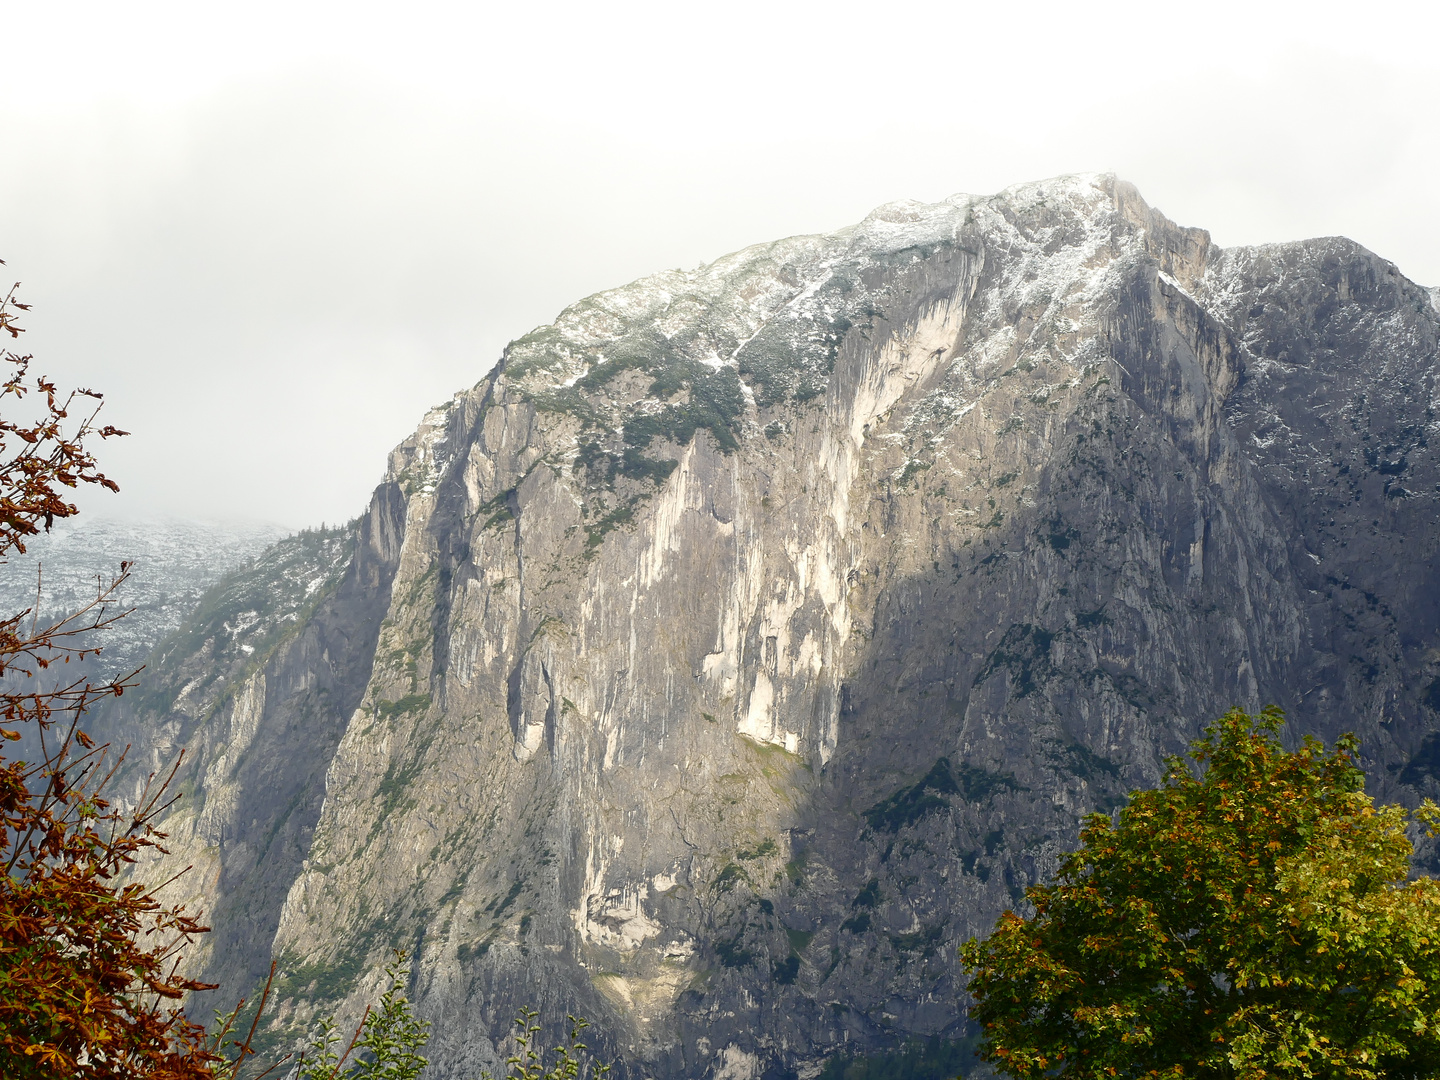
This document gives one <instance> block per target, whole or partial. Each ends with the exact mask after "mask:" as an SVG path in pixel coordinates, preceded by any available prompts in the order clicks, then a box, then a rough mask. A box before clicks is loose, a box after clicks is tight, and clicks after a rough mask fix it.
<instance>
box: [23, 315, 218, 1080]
mask: <svg viewBox="0 0 1440 1080" xmlns="http://www.w3.org/2000/svg"><path fill="white" fill-rule="evenodd" d="M25 309H26V308H25V305H23V304H20V303H19V302H18V301H17V300H16V299H15V292H14V289H12V290H11V291H10V292H9V294H7V295H6V296H5V297H4V299H3V301H0V334H8V335H9V338H10V339H11V340H12V341H13V340H14V339H16V338H18V337H19V335H20V333H21V332H22V330H21V328H20V327H19V326H17V325H16V323H15V319H16V317H17V314H18V312H20V311H23V310H25ZM0 359H3V362H4V364H6V365H8V367H7V368H6V369H5V370H6V372H7V374H8V378H6V380H5V381H4V383H3V385H0V556H4V555H5V554H7V553H9V552H12V551H16V552H23V551H24V550H25V541H26V540H27V539H28V538H31V537H33V536H35V535H37V534H38V533H39V532H40V531H41V530H48V529H49V528H50V527H51V525H52V524H53V523H54V522H55V520H56V519H60V518H67V517H70V516H72V515H73V514H75V513H76V507H75V505H74V504H73V503H71V502H69V501H68V494H67V493H68V492H70V491H74V490H76V489H77V488H79V486H80V485H82V484H90V485H96V486H100V487H104V488H109V489H111V490H114V489H115V484H114V483H113V482H112V481H111V480H109V479H107V478H106V477H105V476H104V474H102V473H101V472H100V471H99V469H98V468H97V466H96V462H95V459H94V457H93V456H92V454H91V452H90V450H89V448H88V447H87V440H90V439H93V438H95V437H98V438H101V439H106V438H110V437H113V436H119V435H123V434H125V433H124V432H122V431H119V430H117V429H115V428H113V427H108V426H100V425H98V424H97V422H96V413H97V411H98V409H99V406H100V395H99V394H96V393H95V392H93V391H90V390H77V391H74V392H73V393H69V394H62V393H60V392H59V391H58V390H57V388H56V386H55V385H54V383H52V382H51V381H49V380H48V379H45V378H34V377H32V376H31V375H30V372H29V367H30V360H31V358H30V357H29V356H28V355H17V354H16V353H14V352H11V351H8V350H5V351H4V352H3V353H0ZM27 408H28V409H30V410H32V412H33V413H34V414H38V416H37V417H36V418H35V419H34V420H32V421H22V420H17V419H16V417H17V416H21V415H24V414H25V411H26V409H27ZM77 412H78V415H76V414H77ZM126 573H127V567H126V566H125V565H123V564H122V565H121V567H120V573H119V575H118V576H117V577H115V578H114V579H113V580H112V581H110V582H109V583H103V582H101V583H98V584H97V588H96V594H95V598H94V600H93V601H91V602H90V603H89V604H87V605H85V606H84V607H83V608H82V609H81V610H79V611H77V612H72V613H69V614H68V615H66V616H64V617H62V618H60V619H58V620H55V621H50V620H43V621H42V620H41V619H39V618H38V606H39V605H38V597H37V608H36V609H35V610H31V611H24V612H19V613H17V614H15V615H12V616H10V617H8V618H3V617H0V748H3V747H7V746H8V747H11V748H15V747H16V746H17V745H18V744H20V743H21V740H22V737H23V738H24V745H25V747H26V750H25V751H24V753H25V757H26V758H27V759H33V760H19V759H16V760H10V759H8V756H7V757H0V818H3V821H0V862H3V863H4V868H5V873H4V875H3V876H0V1076H4V1077H5V1078H6V1080H29V1078H36V1080H39V1078H54V1077H83V1078H87V1080H89V1078H94V1080H122V1078H123V1080H137V1078H141V1077H145V1078H154V1080H199V1078H207V1080H208V1078H210V1077H212V1075H213V1071H214V1069H215V1067H216V1066H217V1065H221V1064H222V1061H223V1059H222V1058H221V1057H220V1056H219V1055H218V1054H217V1053H215V1052H214V1050H213V1049H212V1047H210V1046H209V1045H208V1044H207V1041H206V1037H205V1032H204V1030H203V1029H202V1028H200V1027H199V1026H198V1025H196V1024H194V1023H192V1022H190V1021H189V1020H188V1019H187V1018H186V1017H185V1015H184V1014H183V1013H182V1012H181V1010H180V1003H181V999H182V997H183V996H184V995H185V994H186V993H187V992H189V991H193V990H199V989H203V988H205V986H204V984H201V983H198V982H195V981H193V980H191V979H187V978H184V977H183V976H182V975H181V974H180V973H179V959H180V951H181V950H182V949H183V948H184V946H185V944H186V943H187V942H188V941H189V939H190V938H191V936H192V935H194V934H197V933H200V932H203V930H204V929H205V928H204V927H202V926H200V925H199V924H198V923H197V922H195V921H194V920H193V919H191V918H189V917H187V915H186V914H185V913H184V911H182V910H179V909H176V908H171V907H167V906H166V905H165V904H163V903H162V902H161V901H160V900H159V899H157V897H156V892H157V891H158V887H159V886H161V885H163V884H164V883H158V884H157V885H152V884H141V883H138V882H134V881H129V880H127V870H128V869H129V868H130V867H131V866H132V865H133V864H134V863H135V862H136V860H137V858H139V857H140V856H141V855H143V854H144V853H146V851H147V849H154V848H158V847H159V846H160V844H161V842H162V841H163V840H164V834H163V833H160V832H158V831H157V830H156V828H155V821H156V820H157V816H158V815H159V814H160V813H161V812H162V811H163V810H164V809H165V808H166V807H167V806H168V805H170V803H169V800H168V797H167V795H166V788H167V785H168V780H167V779H166V778H161V779H160V780H158V781H157V780H155V778H152V780H151V782H150V783H149V784H148V785H147V787H146V790H145V793H144V794H143V795H142V796H141V798H140V799H139V800H138V802H137V803H136V804H135V805H133V806H123V807H122V806H121V805H120V804H118V803H115V802H112V801H110V799H108V798H107V797H106V795H107V784H109V783H110V782H112V781H113V779H114V776H115V773H116V769H117V767H118V766H119V764H120V758H123V754H120V755H116V754H112V753H109V752H107V749H108V748H106V747H103V746H96V745H95V744H94V742H93V741H92V740H91V739H90V738H89V736H87V735H86V733H85V731H84V730H83V729H82V728H81V727H80V723H81V721H82V719H83V718H84V716H85V713H86V710H87V709H89V708H90V707H91V706H92V705H93V704H94V703H95V702H97V701H99V700H101V699H103V698H106V697H109V696H112V695H119V694H121V693H123V691H124V690H125V689H126V688H127V687H128V686H130V685H132V680H133V675H132V676H127V677H124V678H119V679H111V680H108V681H104V682H93V681H91V680H90V679H89V678H87V677H85V676H84V675H83V674H82V675H78V676H75V677H68V676H67V675H66V674H65V673H66V672H67V671H76V670H78V668H79V667H82V666H83V664H80V663H79V662H81V661H84V660H86V658H87V657H90V656H93V654H94V653H96V652H97V651H98V649H97V648H96V646H95V644H94V642H95V640H96V639H95V635H96V633H97V631H101V630H103V629H104V628H105V627H106V626H107V625H109V624H111V623H112V622H114V621H115V619H117V618H119V617H121V616H123V614H124V613H123V612H119V613H118V614H117V613H116V611H115V598H116V590H117V589H118V588H119V586H120V584H121V583H122V582H123V581H124V579H125V576H126ZM38 584H39V583H38V582H37V592H38ZM72 663H74V664H75V665H76V666H75V667H67V665H71V664H72ZM171 775H173V772H172V774H171ZM242 1056H243V1055H242Z"/></svg>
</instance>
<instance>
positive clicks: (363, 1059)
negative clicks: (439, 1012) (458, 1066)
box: [296, 951, 430, 1080]
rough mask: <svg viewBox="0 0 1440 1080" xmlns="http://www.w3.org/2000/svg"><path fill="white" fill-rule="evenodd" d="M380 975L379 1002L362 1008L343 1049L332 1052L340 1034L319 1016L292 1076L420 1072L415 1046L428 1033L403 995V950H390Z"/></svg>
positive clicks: (383, 1077)
mask: <svg viewBox="0 0 1440 1080" xmlns="http://www.w3.org/2000/svg"><path fill="white" fill-rule="evenodd" d="M385 977H386V978H387V979H389V980H390V981H389V985H388V986H387V987H386V989H385V992H384V993H383V994H381V995H380V1004H379V1005H378V1006H370V1007H367V1008H366V1010H365V1015H364V1016H362V1017H361V1018H360V1024H359V1026H358V1027H357V1028H356V1029H355V1036H354V1038H352V1039H351V1040H350V1045H349V1046H347V1047H346V1048H345V1052H344V1053H343V1054H337V1053H336V1052H335V1051H336V1048H337V1047H338V1046H339V1044H340V1035H339V1033H338V1032H337V1031H336V1027H335V1020H334V1018H333V1017H330V1018H327V1019H324V1020H321V1021H320V1024H319V1031H318V1032H317V1034H316V1035H315V1037H314V1039H313V1040H312V1042H311V1044H310V1048H309V1049H308V1050H307V1051H306V1052H305V1053H304V1054H302V1055H301V1056H300V1061H299V1064H298V1067H297V1070H296V1075H297V1077H298V1080H342V1078H348V1080H415V1078H416V1077H417V1076H419V1075H420V1070H422V1069H423V1068H425V1066H426V1065H427V1064H428V1062H427V1061H426V1059H425V1058H424V1057H422V1056H421V1054H420V1051H421V1050H423V1049H424V1048H425V1043H426V1042H428V1041H429V1039H430V1024H429V1021H426V1020H420V1019H418V1018H417V1017H416V1016H415V1013H414V1011H413V1010H412V1009H411V1008H410V1000H409V999H408V998H407V997H406V996H405V984H406V983H407V982H408V981H409V979H410V965H409V958H408V957H407V956H406V954H405V953H403V952H398V951H397V952H396V954H395V959H394V960H393V961H391V963H390V964H389V965H388V966H387V967H386V968H385ZM352 1055H354V1058H353V1060H352Z"/></svg>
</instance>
